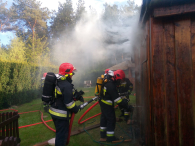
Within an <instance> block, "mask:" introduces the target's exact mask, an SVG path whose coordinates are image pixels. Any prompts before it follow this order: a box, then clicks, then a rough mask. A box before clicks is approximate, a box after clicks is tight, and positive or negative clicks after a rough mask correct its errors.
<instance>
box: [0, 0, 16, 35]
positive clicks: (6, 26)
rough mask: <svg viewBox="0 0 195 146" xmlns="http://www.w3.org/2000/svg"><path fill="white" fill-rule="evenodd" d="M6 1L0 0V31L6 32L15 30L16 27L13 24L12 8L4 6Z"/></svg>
mask: <svg viewBox="0 0 195 146" xmlns="http://www.w3.org/2000/svg"><path fill="white" fill-rule="evenodd" d="M6 6H7V3H6V2H5V3H3V2H2V0H0V32H6V31H11V30H15V29H16V27H15V26H14V22H15V19H14V13H13V9H12V7H11V8H9V9H8V8H6Z"/></svg>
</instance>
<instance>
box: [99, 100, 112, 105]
mask: <svg viewBox="0 0 195 146" xmlns="http://www.w3.org/2000/svg"><path fill="white" fill-rule="evenodd" d="M101 102H103V103H105V104H107V105H112V103H110V102H107V101H105V100H103V99H102V100H101Z"/></svg>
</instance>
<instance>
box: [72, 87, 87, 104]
mask: <svg viewBox="0 0 195 146" xmlns="http://www.w3.org/2000/svg"><path fill="white" fill-rule="evenodd" d="M84 94H85V93H84V92H83V91H82V90H80V91H79V92H78V91H77V90H75V93H74V100H76V101H77V100H79V101H81V102H84V99H83V96H82V95H84Z"/></svg>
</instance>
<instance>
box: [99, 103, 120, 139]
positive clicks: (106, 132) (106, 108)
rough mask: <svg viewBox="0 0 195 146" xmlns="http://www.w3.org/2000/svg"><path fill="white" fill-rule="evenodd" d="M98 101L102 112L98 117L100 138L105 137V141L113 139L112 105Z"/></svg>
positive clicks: (113, 111)
mask: <svg viewBox="0 0 195 146" xmlns="http://www.w3.org/2000/svg"><path fill="white" fill-rule="evenodd" d="M99 103H100V107H101V112H102V114H101V118H100V136H101V138H106V137H107V141H114V140H115V136H114V129H115V124H116V116H115V110H114V107H113V106H111V105H107V104H105V103H103V102H101V101H100V102H99Z"/></svg>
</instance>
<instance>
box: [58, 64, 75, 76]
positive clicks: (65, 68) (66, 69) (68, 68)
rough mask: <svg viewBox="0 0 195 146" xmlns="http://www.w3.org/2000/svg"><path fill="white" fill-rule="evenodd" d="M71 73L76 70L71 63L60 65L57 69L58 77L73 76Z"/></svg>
mask: <svg viewBox="0 0 195 146" xmlns="http://www.w3.org/2000/svg"><path fill="white" fill-rule="evenodd" d="M73 71H76V68H75V67H74V66H73V65H72V64H71V63H62V64H61V65H60V67H59V74H60V75H63V76H64V75H66V74H68V75H73Z"/></svg>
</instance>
